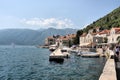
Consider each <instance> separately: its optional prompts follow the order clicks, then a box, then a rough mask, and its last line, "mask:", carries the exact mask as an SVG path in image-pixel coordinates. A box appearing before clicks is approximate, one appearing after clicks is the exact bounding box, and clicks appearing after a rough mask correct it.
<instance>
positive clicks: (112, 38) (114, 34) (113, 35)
mask: <svg viewBox="0 0 120 80" xmlns="http://www.w3.org/2000/svg"><path fill="white" fill-rule="evenodd" d="M118 36H120V28H112V29H111V30H110V35H109V36H108V43H113V44H115V43H117V38H118Z"/></svg>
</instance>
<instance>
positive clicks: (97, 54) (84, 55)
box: [78, 51, 100, 57]
mask: <svg viewBox="0 0 120 80" xmlns="http://www.w3.org/2000/svg"><path fill="white" fill-rule="evenodd" d="M78 55H79V56H82V57H99V56H100V54H99V53H96V52H88V51H81V52H80V53H78Z"/></svg>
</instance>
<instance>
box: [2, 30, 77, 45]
mask: <svg viewBox="0 0 120 80" xmlns="http://www.w3.org/2000/svg"><path fill="white" fill-rule="evenodd" d="M76 31H77V30H76V29H54V28H51V29H50V28H48V29H44V30H41V31H40V30H31V29H3V30H0V45H10V44H11V43H15V44H17V45H43V44H44V40H45V38H46V37H48V36H53V35H66V34H72V33H76Z"/></svg>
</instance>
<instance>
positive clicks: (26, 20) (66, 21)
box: [0, 0, 120, 29]
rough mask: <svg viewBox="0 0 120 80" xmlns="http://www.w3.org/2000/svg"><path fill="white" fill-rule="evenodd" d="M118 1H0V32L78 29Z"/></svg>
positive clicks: (119, 0) (119, 1) (116, 4)
mask: <svg viewBox="0 0 120 80" xmlns="http://www.w3.org/2000/svg"><path fill="white" fill-rule="evenodd" d="M119 6H120V0H0V29H8V28H9V29H10V28H16V29H23V28H25V29H41V28H42V29H47V28H50V27H52V28H59V29H62V28H74V29H82V28H84V27H86V26H87V25H89V24H90V23H92V22H93V21H96V20H97V19H99V18H101V17H103V16H105V15H106V14H108V13H109V12H111V11H112V10H114V9H116V8H118V7H119Z"/></svg>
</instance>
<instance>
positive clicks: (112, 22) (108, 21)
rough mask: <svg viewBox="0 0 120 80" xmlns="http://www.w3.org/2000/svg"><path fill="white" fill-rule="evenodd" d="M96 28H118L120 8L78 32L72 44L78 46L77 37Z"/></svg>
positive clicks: (119, 25)
mask: <svg viewBox="0 0 120 80" xmlns="http://www.w3.org/2000/svg"><path fill="white" fill-rule="evenodd" d="M96 27H100V28H101V29H111V28H112V27H120V7H118V8H117V9H115V10H113V11H112V12H110V13H109V14H107V15H105V16H104V17H102V18H100V19H98V20H97V21H94V22H93V23H91V24H90V25H88V26H86V28H84V29H81V30H78V31H77V36H76V38H75V39H74V43H75V44H79V36H80V35H82V33H83V32H88V31H89V30H90V29H95V28H96Z"/></svg>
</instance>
